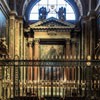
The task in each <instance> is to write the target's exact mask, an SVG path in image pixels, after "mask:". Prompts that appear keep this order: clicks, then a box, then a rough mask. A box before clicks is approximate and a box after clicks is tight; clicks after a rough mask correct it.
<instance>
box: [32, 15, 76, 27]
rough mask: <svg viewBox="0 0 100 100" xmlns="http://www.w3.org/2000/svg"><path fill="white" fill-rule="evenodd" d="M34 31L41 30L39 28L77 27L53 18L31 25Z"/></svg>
mask: <svg viewBox="0 0 100 100" xmlns="http://www.w3.org/2000/svg"><path fill="white" fill-rule="evenodd" d="M30 27H31V28H33V29H39V28H46V29H47V28H74V27H75V25H74V24H71V23H69V22H64V21H61V20H59V19H56V18H54V17H51V18H49V19H45V20H42V21H38V22H36V23H34V24H31V25H30Z"/></svg>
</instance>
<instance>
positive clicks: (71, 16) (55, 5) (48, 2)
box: [29, 0, 75, 20]
mask: <svg viewBox="0 0 100 100" xmlns="http://www.w3.org/2000/svg"><path fill="white" fill-rule="evenodd" d="M42 7H45V8H46V10H47V12H48V14H47V16H46V18H50V17H55V18H59V16H58V14H57V12H58V11H59V8H61V7H64V8H65V9H66V20H75V13H74V10H73V8H72V6H71V5H70V4H69V3H67V2H66V1H65V0H40V1H39V2H37V3H36V5H34V6H33V8H32V10H31V12H30V16H29V20H39V9H40V8H42Z"/></svg>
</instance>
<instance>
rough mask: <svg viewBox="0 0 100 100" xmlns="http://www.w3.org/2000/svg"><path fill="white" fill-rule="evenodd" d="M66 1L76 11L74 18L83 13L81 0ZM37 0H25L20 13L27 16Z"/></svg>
mask: <svg viewBox="0 0 100 100" xmlns="http://www.w3.org/2000/svg"><path fill="white" fill-rule="evenodd" d="M66 1H67V2H68V3H70V4H71V5H72V6H73V7H74V10H75V13H76V19H78V18H79V16H80V15H81V16H82V15H83V8H82V3H81V0H66ZM37 2H38V0H25V2H24V4H23V10H22V15H23V16H25V18H26V19H28V18H29V13H30V11H31V9H32V7H33V6H34V5H35V4H36V3H37Z"/></svg>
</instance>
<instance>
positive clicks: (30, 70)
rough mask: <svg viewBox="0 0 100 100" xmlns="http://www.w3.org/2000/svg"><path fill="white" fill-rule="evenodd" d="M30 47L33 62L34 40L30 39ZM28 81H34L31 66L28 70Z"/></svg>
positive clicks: (30, 58)
mask: <svg viewBox="0 0 100 100" xmlns="http://www.w3.org/2000/svg"><path fill="white" fill-rule="evenodd" d="M28 41H29V42H28V46H29V60H32V55H33V39H32V38H29V40H28ZM28 80H30V81H32V66H29V68H28Z"/></svg>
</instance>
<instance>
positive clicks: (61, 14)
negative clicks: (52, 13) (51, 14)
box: [57, 7, 66, 21]
mask: <svg viewBox="0 0 100 100" xmlns="http://www.w3.org/2000/svg"><path fill="white" fill-rule="evenodd" d="M57 13H58V17H59V19H60V20H62V21H65V20H66V8H64V7H61V8H59V11H58V12H57Z"/></svg>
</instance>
